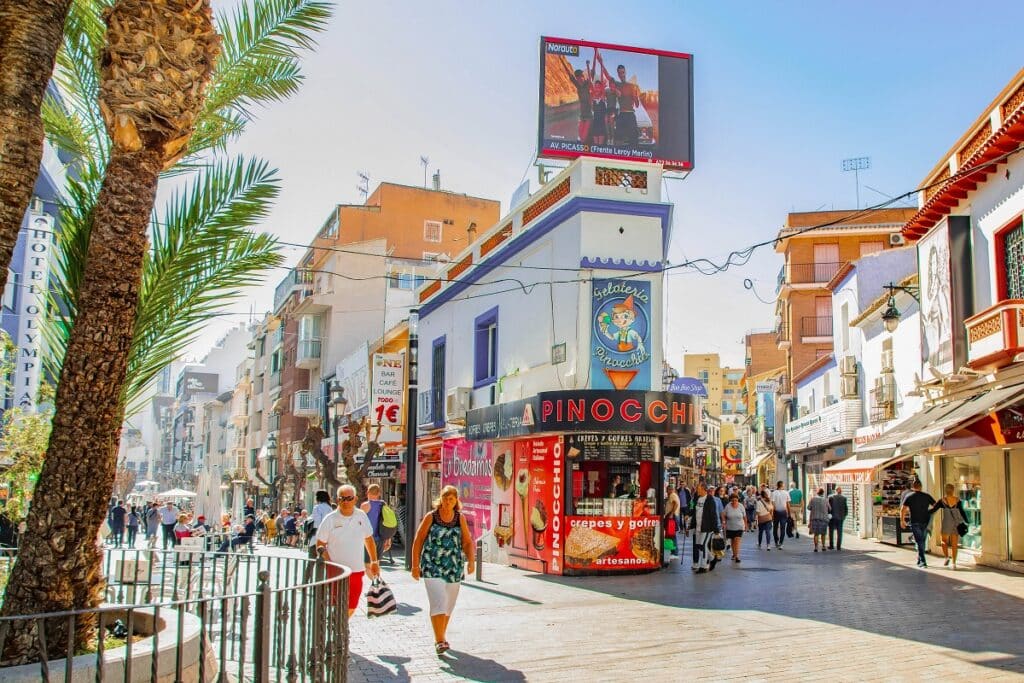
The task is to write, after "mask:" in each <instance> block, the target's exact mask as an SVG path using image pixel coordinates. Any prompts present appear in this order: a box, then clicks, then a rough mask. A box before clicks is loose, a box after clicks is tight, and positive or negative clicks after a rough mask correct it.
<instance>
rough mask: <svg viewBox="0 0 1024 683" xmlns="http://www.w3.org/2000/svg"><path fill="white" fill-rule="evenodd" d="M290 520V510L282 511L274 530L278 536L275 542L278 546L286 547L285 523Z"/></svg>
mask: <svg viewBox="0 0 1024 683" xmlns="http://www.w3.org/2000/svg"><path fill="white" fill-rule="evenodd" d="M287 519H288V510H284V509H282V510H281V512H279V513H278V515H277V520H276V521H275V523H274V529H275V531H276V532H277V534H276V535H275V536H274V542H275V543H276V544H277V545H284V538H285V534H284V523H285V521H286V520H287Z"/></svg>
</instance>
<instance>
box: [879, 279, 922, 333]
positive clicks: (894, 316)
mask: <svg viewBox="0 0 1024 683" xmlns="http://www.w3.org/2000/svg"><path fill="white" fill-rule="evenodd" d="M883 286H884V287H885V288H886V289H887V290H889V305H888V306H886V308H885V311H884V312H883V313H882V323H883V324H884V325H885V330H886V332H889V333H893V332H895V331H896V328H897V327H899V324H900V317H901V313H900V309H898V308H896V292H906V293H907V294H909V295H910V296H912V297H914V301H916V302H917V303H918V304H920V303H921V298H920V293H921V288H920V287H917V286H915V285H910V286H908V287H902V286H900V285H895V284H893V283H891V282H890V283H889V284H887V285H883Z"/></svg>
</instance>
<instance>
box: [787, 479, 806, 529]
mask: <svg viewBox="0 0 1024 683" xmlns="http://www.w3.org/2000/svg"><path fill="white" fill-rule="evenodd" d="M789 515H790V517H792V518H793V522H794V525H793V532H794V534H793V535H795V536H796V537H797V538H800V530H799V529H798V528H797V526H796V525H797V524H803V523H804V521H805V520H804V492H803V491H801V490H800V489H798V488H797V486H796V483H795V482H791V483H790V484H789Z"/></svg>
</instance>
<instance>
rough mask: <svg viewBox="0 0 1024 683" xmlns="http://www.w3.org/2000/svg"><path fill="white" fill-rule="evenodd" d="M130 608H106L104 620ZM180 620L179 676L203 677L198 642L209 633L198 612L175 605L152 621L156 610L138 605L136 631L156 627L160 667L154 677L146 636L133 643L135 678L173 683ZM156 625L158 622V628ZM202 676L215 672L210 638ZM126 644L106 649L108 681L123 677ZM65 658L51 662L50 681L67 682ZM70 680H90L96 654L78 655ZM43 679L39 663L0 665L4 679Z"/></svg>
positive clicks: (26, 682)
mask: <svg viewBox="0 0 1024 683" xmlns="http://www.w3.org/2000/svg"><path fill="white" fill-rule="evenodd" d="M126 615H127V613H125V612H122V613H118V612H116V611H115V612H106V613H105V614H104V621H105V622H107V623H111V622H113V621H114V620H116V619H122V620H125V621H127V616H126ZM179 619H181V620H182V642H181V644H180V647H181V650H182V656H181V662H182V663H181V667H182V671H181V679H180V680H181V681H182V682H183V683H200V681H199V643H200V638H203V639H205V635H204V634H203V632H202V627H201V624H200V622H199V618H198V617H196V616H195V615H193V614H189V613H187V612H178V611H177V610H172V609H162V610H160V618H159V619H158V620H156V622H157V623H156V624H154V619H153V610H152V609H150V608H140V609H137V610H135V612H134V614H133V616H132V627H133V628H134V629H135V632H136V634H137V635H144V636H145V635H152V634H153V632H154V631H158V642H159V646H158V650H157V673H156V678H152V673H153V672H152V667H153V639H152V638H143V639H142V640H139V641H136V642H134V643H132V676H131V679H130V680H131V681H132V683H136V682H137V683H144V682H146V681H155V682H156V683H173V681H175V667H176V664H177V653H176V650H177V648H178V647H179V644H178V642H177V634H178V620H179ZM154 626H155V627H156V628H154ZM205 648H206V653H205V670H204V674H205V676H204V679H205V680H204V681H203V682H202V683H206V682H207V681H213V680H214V679H215V678H216V676H217V668H218V664H217V657H216V655H215V654H214V652H213V648H212V647H211V645H210V643H209V641H206V645H205ZM127 652H128V650H127V647H118V648H114V649H112V650H104V652H103V679H104V680H107V681H115V682H120V681H125V680H129V679H126V678H125V670H126V666H125V659H126V655H127ZM66 662H67V660H66V659H52V660H50V661H49V662H47V666H48V667H49V674H50V676H49V680H50V682H51V683H69V682H67V681H65V677H64V672H65V668H66V666H67V664H66ZM71 666H72V671H71V679H70V683H88V682H91V681H95V680H96V655H95V654H94V653H93V654H85V655H79V656H77V657H75V658H74V659H73V660H72V662H71ZM40 679H41V669H40V668H39V664H38V663H35V664H25V665H23V666H12V667H5V668H2V669H0V680H2V681H4V682H5V683H38V681H39V680H40Z"/></svg>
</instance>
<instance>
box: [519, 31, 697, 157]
mask: <svg viewBox="0 0 1024 683" xmlns="http://www.w3.org/2000/svg"><path fill="white" fill-rule="evenodd" d="M692 94H693V68H692V58H691V56H690V55H688V54H684V53H679V52H664V51H657V50H647V49H642V48H636V47H625V46H621V45H608V44H605V43H591V42H587V41H581V40H569V39H564V38H549V37H544V38H541V74H540V125H539V136H540V140H539V152H538V153H539V155H540V156H542V157H557V158H576V157H578V156H596V157H605V158H611V159H623V160H630V161H648V162H652V163H661V164H664V166H665V167H666V168H668V169H670V170H689V169H692V168H693V97H692Z"/></svg>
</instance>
